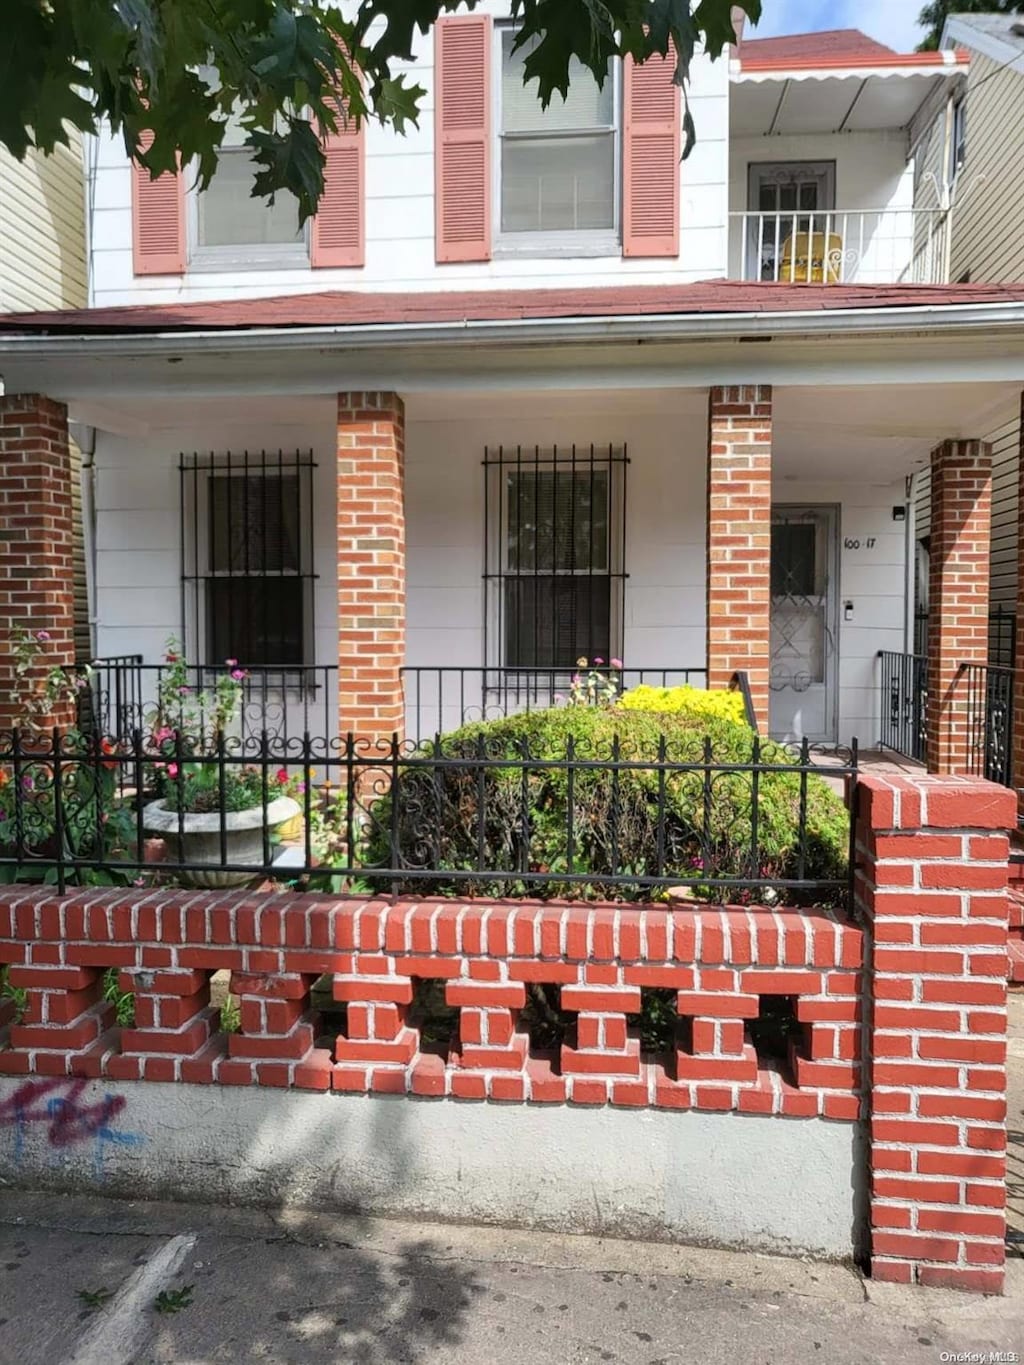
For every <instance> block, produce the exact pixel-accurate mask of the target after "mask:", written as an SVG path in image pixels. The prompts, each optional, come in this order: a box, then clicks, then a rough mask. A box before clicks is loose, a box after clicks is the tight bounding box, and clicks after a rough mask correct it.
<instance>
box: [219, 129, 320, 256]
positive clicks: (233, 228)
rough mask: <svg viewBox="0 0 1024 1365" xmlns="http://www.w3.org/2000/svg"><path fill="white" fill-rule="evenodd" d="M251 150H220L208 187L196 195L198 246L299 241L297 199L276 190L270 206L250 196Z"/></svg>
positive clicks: (253, 171) (302, 236)
mask: <svg viewBox="0 0 1024 1365" xmlns="http://www.w3.org/2000/svg"><path fill="white" fill-rule="evenodd" d="M256 169H257V168H256V165H255V163H254V161H253V159H252V153H251V152H249V151H247V150H245V151H240V150H237V149H235V150H230V151H222V152H221V154H220V158H219V160H218V162H217V171H216V174H215V175H214V177H213V179H212V180H211V181H210V185H209V187H208V188H207V189H206V190H204V191H203V192H202V194H200V196H199V225H198V226H199V245H200V246H264V245H269V244H284V245H288V244H291V243H300V244H301V243H302V242H304V241H305V233H304V231H303V229H302V228H300V227H299V207H298V200H297V199H296V198H295V196H294V195H293V194H289V193H288V191H287V190H279V191H278V193H277V196H276V198H275V201H274V203H273V205H270V204H268V203H267V202H266V200H265V199H253V198H252V197H251V194H252V184H253V177H254V176H255V174H256Z"/></svg>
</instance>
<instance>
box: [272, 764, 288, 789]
mask: <svg viewBox="0 0 1024 1365" xmlns="http://www.w3.org/2000/svg"><path fill="white" fill-rule="evenodd" d="M274 776H275V777H276V778H277V780H278V782H280V784H281V786H282V787H283V786H284V784H285V783H286V782H287V781H288V769H287V768H278V770H277V772H276V773H275V774H274Z"/></svg>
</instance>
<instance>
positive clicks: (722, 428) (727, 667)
mask: <svg viewBox="0 0 1024 1365" xmlns="http://www.w3.org/2000/svg"><path fill="white" fill-rule="evenodd" d="M771 514H772V390H771V386H770V385H767V384H760V385H756V384H751V385H738V386H731V387H729V388H713V389H712V390H711V399H710V405H709V414H708V484H707V542H708V553H707V665H708V686H709V687H715V688H723V687H728V686H729V680H730V678H731V677H732V675H733V673H735V672H737V671H744V672H746V673H747V674H748V675H749V677H750V690H751V693H752V696H753V701H754V709H755V711H756V712H757V718H758V722H759V724H760V728H761V730H762V731H763V732H767V729H768V674H769V655H770V635H771V620H770V613H771V598H770V591H769V588H770V576H771Z"/></svg>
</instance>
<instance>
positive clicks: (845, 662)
mask: <svg viewBox="0 0 1024 1365" xmlns="http://www.w3.org/2000/svg"><path fill="white" fill-rule="evenodd" d="M774 497H775V499H776V501H777V502H785V503H799V504H801V505H803V504H804V503H812V504H813V503H832V504H834V505H835V504H838V506H839V659H840V666H839V739H840V743H844V744H848V743H849V741H850V740H851V739H852V738H854V737H856V738H857V739H858V740H859V741H860V743H861V745H862V746H864V747H868V746H869V745H871V746H873V745H874V744H876V743H877V741H878V737H879V733H880V731H879V711H878V705H879V703H878V692H879V679H878V651H879V650H882V649H885V650H895V651H896V652H897V653H901V652H902V650H903V640H904V628H905V622H904V616H905V610H906V578H905V569H904V565H905V563H906V529H905V523H902V522H894V521H893V519H892V509H893V508H894V507H895V506H897V505H898V504H901V503H903V502H904V500H905V485H904V481H903V480H902V479H901V480H900V481H899V482H897V483H893V484H889V485H878V484H867V483H864V484H857V483H845V482H844V483H837V482H835V483H832V482H830V483H815V482H811V481H805V480H802V479H794V480H792V481H790V480H786V481H785V482H784V483H778V482H776V484H775V487H774ZM872 538H873V539H874V541H875V545H874V547H873V548H872V549H870V550H869V549H868V548H867V541H868V540H869V539H872ZM848 541H854V542H856V541H859V542H860V547H859V548H852V547H850V548H848V547H847V544H846V542H848ZM847 602H852V603H853V619H852V620H851V621H846V620H845V619H844V615H845V613H844V610H843V608H844V604H845V603H847Z"/></svg>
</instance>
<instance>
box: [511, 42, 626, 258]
mask: <svg viewBox="0 0 1024 1365" xmlns="http://www.w3.org/2000/svg"><path fill="white" fill-rule="evenodd" d="M515 39H516V33H515V30H514V29H511V28H501V29H499V30H498V35H497V41H498V43H499V44H500V65H501V80H500V82H498V83H497V84H498V90H499V99H500V105H501V107H500V113H499V120H498V127H499V129H500V130H501V132H500V149H499V151H500V187H499V188H500V204H501V212H500V217H499V222H500V224H501V232H502V234H503V235H508V236H509V237H510V238H514V237H520V238H521V237H522V236H523V235H524V234H538V233H547V234H563V233H573V234H579V233H592V234H598V235H600V234H604V235H610V234H613V233H614V232H615V230H616V228H617V226H618V212H617V204H618V195H617V180H618V172H617V161H618V100H617V91H616V80H615V75H616V69H615V68H614V67H609V71H608V75H607V77H606V78H605V81H604V84H603V85H600V86H599V85H598V83H597V81H596V80H595V79H594V76H593V74H592V73H591V72H590V71H589V70H587V68H586V67H584V66H583V65H582V64H581V63H580V62H578V61H577V60H576V59H575V58H573V59H572V61H570V63H569V88H568V91H567V92H566V96H565V98H564V99H563V98H562V96H561V95H558V94H556V95H555V97H554V99H553V100H552V101H551V103H550V104H549V105H548V107H547V108H546V109H542V108H541V105H540V102H539V100H538V99H537V90H536V84H535V83H534V82H533V81H531V82H529V83H528V84H524V74H525V63H526V59H527V57H528V56H529V54H530V52H531V51H532V50H533V45H532V44H527V45H524V46H523V47H521V48H518V49H516V50H513V49H514V48H515Z"/></svg>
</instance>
